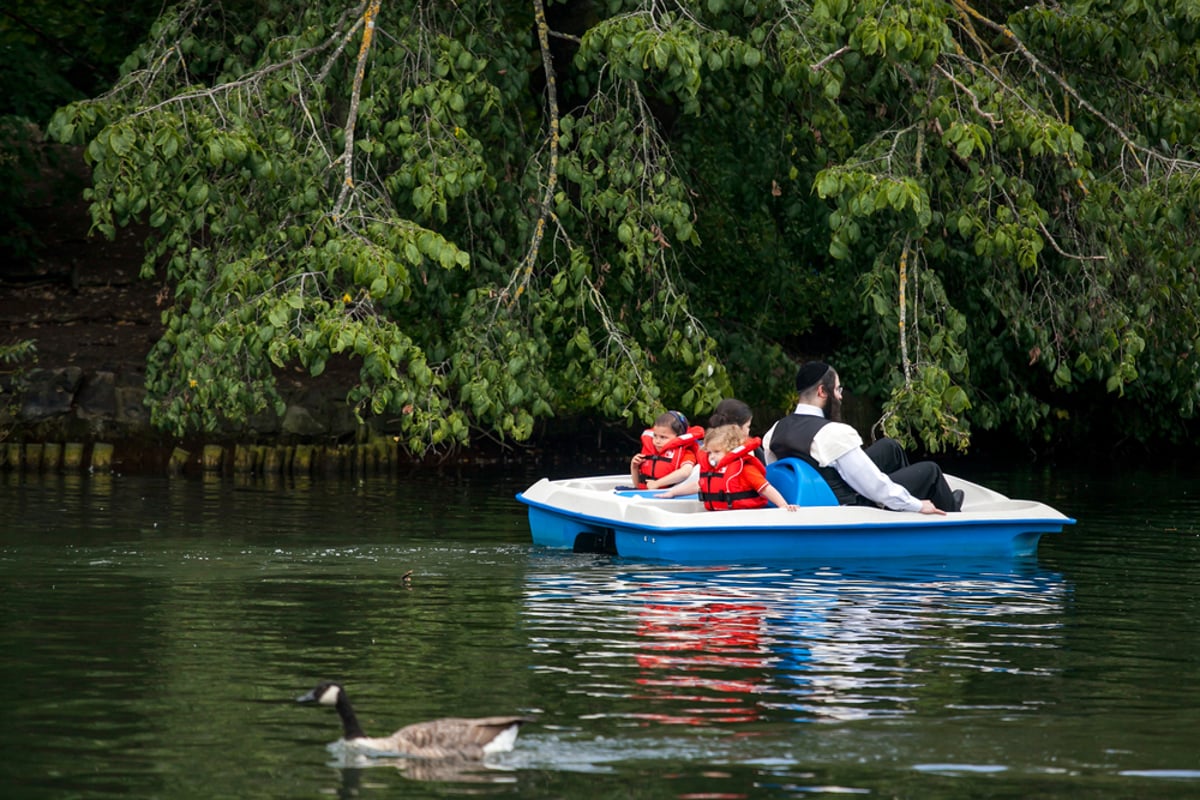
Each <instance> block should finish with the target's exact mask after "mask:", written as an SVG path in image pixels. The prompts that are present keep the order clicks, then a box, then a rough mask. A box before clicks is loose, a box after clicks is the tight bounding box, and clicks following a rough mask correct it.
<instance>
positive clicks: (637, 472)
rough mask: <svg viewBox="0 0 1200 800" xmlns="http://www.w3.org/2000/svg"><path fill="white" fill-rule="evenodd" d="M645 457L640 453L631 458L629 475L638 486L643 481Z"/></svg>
mask: <svg viewBox="0 0 1200 800" xmlns="http://www.w3.org/2000/svg"><path fill="white" fill-rule="evenodd" d="M644 458H645V456H643V455H642V454H641V453H638V454H637V455H636V456H634V457H633V458H632V459H630V460H629V477H630V479H632V480H633V485H634V486H637V485H638V484H639V483H641V482H642V473H641V466H642V460H643V459H644Z"/></svg>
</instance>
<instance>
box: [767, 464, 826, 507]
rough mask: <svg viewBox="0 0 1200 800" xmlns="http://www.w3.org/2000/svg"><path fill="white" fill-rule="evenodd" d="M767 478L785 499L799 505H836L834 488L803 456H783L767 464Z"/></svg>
mask: <svg viewBox="0 0 1200 800" xmlns="http://www.w3.org/2000/svg"><path fill="white" fill-rule="evenodd" d="M767 480H768V481H770V483H771V485H772V486H774V487H775V488H776V489H778V490H779V493H780V494H781V495H783V499H784V500H787V501H788V502H789V503H795V504H796V505H798V506H836V505H838V501H837V498H836V497H835V496H834V494H833V489H830V488H829V484H828V483H826V482H825V479H824V478H822V477H821V474H820V473H819V472H817V470H816V468H815V467H813V465H812V464H809V463H808V462H807V461H805V460H804V459H801V458H781V459H780V460H778V461H775V462H773V463H771V464H768V465H767Z"/></svg>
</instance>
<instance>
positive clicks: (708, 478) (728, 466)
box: [700, 437, 768, 511]
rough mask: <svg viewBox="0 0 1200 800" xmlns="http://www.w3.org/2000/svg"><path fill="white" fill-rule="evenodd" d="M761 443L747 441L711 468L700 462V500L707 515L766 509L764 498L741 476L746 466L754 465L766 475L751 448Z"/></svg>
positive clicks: (759, 440)
mask: <svg viewBox="0 0 1200 800" xmlns="http://www.w3.org/2000/svg"><path fill="white" fill-rule="evenodd" d="M761 442H762V440H761V439H759V438H757V437H755V438H753V439H747V440H746V441H745V442H743V443H742V444H740V445H738V446H737V447H735V448H733V449H732V450H730V451H729V452H728V453H726V454H725V456H724V457H723V458H722V459H721V460H720V461H719V462H717V465H716V466H715V467H714V466H711V465H709V464H708V463H707V461H705V462H702V464H703V466H702V467H701V469H700V499H701V500H702V501H703V502H704V507H705V508H707V509H708V510H709V511H724V510H727V509H730V508H762V507H763V506H765V505H768V500H767V498H765V497H763V496H762V495H761V494H759V493H758V490H757V489H755V488H754V487H753V486H751V485H750V484H749V483H747V482H746V478H745V477H744V476H743V475H742V470H743V468H744V467H745V466H746V462H750V463H751V464H757V465H758V468H759V470H761V471H763V472H764V473H765V472H766V467H764V466H763V463H762V462H761V461H759V460H758V458H757V457H756V456H755V455H754V448H756V447H758V446H759V444H760V443H761ZM705 458H707V457H705Z"/></svg>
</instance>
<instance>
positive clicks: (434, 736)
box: [296, 682, 532, 761]
mask: <svg viewBox="0 0 1200 800" xmlns="http://www.w3.org/2000/svg"><path fill="white" fill-rule="evenodd" d="M296 702H298V703H317V704H319V705H323V706H333V707H334V708H336V709H337V712H338V716H340V717H341V718H342V731H343V738H344V739H345V741H346V742H347V743H348V744H350V745H353V746H354V748H355V749H359V750H366V751H369V752H370V753H372V754H373V755H388V756H408V757H410V758H428V759H460V760H476V761H477V760H481V759H482V758H483V757H484V756H487V755H491V754H492V753H507V752H508V751H509V750H512V749H513V743H514V742H516V740H517V730H518V729H519V728H520V727H521V726H522V725H523V724H525V723H526V722H531V721H532V720H530V719H527V718H526V717H478V718H474V719H465V718H461V717H445V718H443V719H434V720H430V721H428V722H414V723H413V724H412V725H406V726H405V727H403V728H401V729H400V730H398V731H396V732H395V733H393V734H392V735H391V736H385V737H380V738H373V737H370V736H367V735H366V734H365V733H363V729H362V727H361V726H360V725H359V724H358V717H356V716H355V715H354V708H353V706H351V705H350V698H349V697H347V696H346V690H345V689H344V688H342V686H341V685H340V684H337V683H331V682H323V683H319V684H317V686H316V687H315V688H314V689H313V690H312V691H311V692H308V693H307V694H303V695H301V696H300V697H297V698H296Z"/></svg>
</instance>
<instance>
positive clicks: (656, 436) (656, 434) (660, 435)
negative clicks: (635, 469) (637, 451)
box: [650, 425, 675, 447]
mask: <svg viewBox="0 0 1200 800" xmlns="http://www.w3.org/2000/svg"><path fill="white" fill-rule="evenodd" d="M650 434H651V438H652V439H653V440H654V446H655V447H662V446H663V445H664V444H666V443H667V442H669V441H671V440H672V439H674V438H675V431H673V430H671V429H670V428H668V427H667V426H666V425H655V426H654V427H653V428H651V429H650Z"/></svg>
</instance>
